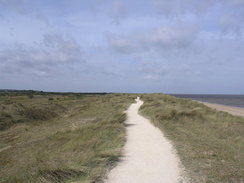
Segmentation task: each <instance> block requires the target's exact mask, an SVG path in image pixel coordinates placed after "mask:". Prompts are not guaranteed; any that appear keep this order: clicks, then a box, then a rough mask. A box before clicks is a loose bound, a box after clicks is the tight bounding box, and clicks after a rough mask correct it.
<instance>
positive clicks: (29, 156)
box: [0, 94, 133, 183]
mask: <svg viewBox="0 0 244 183" xmlns="http://www.w3.org/2000/svg"><path fill="white" fill-rule="evenodd" d="M132 102H133V95H126V94H106V95H78V94H69V95H68V94H67V95H65V94H64V95H55V94H45V95H38V94H34V95H32V96H31V97H30V96H27V95H13V94H11V95H7V96H0V109H1V113H0V126H1V131H0V165H1V166H0V175H1V176H0V182H1V183H7V182H9V183H10V182H11V183H12V182H17V183H22V182H23V183H28V182H40V183H41V182H43V183H44V182H45V183H46V182H50V183H51V182H52V183H54V182H77V181H79V182H99V181H100V180H101V178H102V177H103V176H104V174H105V173H106V172H107V171H108V170H109V169H110V168H112V166H114V164H115V162H117V161H118V158H119V156H120V155H121V148H122V146H123V144H124V142H125V128H124V125H123V122H124V120H125V117H126V116H125V114H124V113H123V111H124V110H125V109H127V107H128V106H129V104H131V103H132Z"/></svg>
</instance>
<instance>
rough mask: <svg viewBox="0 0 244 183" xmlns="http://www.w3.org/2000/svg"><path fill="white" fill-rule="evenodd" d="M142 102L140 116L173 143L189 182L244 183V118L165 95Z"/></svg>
mask: <svg viewBox="0 0 244 183" xmlns="http://www.w3.org/2000/svg"><path fill="white" fill-rule="evenodd" d="M142 100H144V101H145V103H144V105H143V106H142V107H141V109H140V112H141V113H142V114H143V115H144V116H146V117H148V118H150V119H151V121H152V122H153V124H154V125H155V126H157V127H159V128H160V129H162V131H163V132H164V133H165V134H166V137H167V138H168V139H170V140H171V141H172V142H173V144H174V145H175V148H176V149H177V152H178V154H179V157H180V159H181V161H182V163H183V165H184V167H185V168H186V170H187V174H188V176H189V178H190V182H197V183H205V182H208V183H210V182H212V183H232V182H233V183H235V182H236V183H241V182H244V177H243V175H244V153H243V152H244V118H242V117H236V116H232V115H230V114H228V113H225V112H218V111H216V110H212V109H210V108H208V107H206V106H204V105H203V104H200V103H197V102H194V101H191V100H188V99H178V98H175V97H172V96H168V95H163V94H150V95H142Z"/></svg>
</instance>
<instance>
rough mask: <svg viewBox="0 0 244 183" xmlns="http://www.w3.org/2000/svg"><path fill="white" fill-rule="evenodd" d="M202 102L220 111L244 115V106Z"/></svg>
mask: <svg viewBox="0 0 244 183" xmlns="http://www.w3.org/2000/svg"><path fill="white" fill-rule="evenodd" d="M202 103H203V104H204V105H206V106H208V107H211V108H213V109H216V110H219V111H224V112H228V113H230V114H232V115H237V116H244V108H239V107H232V106H227V105H220V104H212V103H207V102H202Z"/></svg>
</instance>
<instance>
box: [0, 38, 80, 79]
mask: <svg viewBox="0 0 244 183" xmlns="http://www.w3.org/2000/svg"><path fill="white" fill-rule="evenodd" d="M40 45H41V46H39V47H31V48H29V47H27V46H25V45H22V44H21V45H16V46H15V47H14V48H12V49H4V50H1V51H0V60H1V63H0V71H1V72H8V73H15V72H18V73H21V72H26V71H27V70H32V71H33V70H34V71H35V72H36V73H41V74H42V75H44V73H49V72H51V71H53V70H55V69H56V67H58V66H60V65H66V64H71V63H73V62H77V61H83V60H82V54H81V50H80V46H79V45H78V44H77V43H76V42H75V41H74V40H71V39H64V38H63V37H62V36H59V35H50V34H48V35H44V37H43V41H42V43H40Z"/></svg>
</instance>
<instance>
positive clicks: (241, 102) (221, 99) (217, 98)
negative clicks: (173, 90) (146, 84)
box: [169, 94, 244, 108]
mask: <svg viewBox="0 0 244 183" xmlns="http://www.w3.org/2000/svg"><path fill="white" fill-rule="evenodd" d="M169 95H173V96H175V97H178V98H190V99H192V100H197V101H202V102H209V103H215V104H221V105H228V106H233V107H241V108H244V95H216V94H215V95H213V94H207V95H206V94H169Z"/></svg>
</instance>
